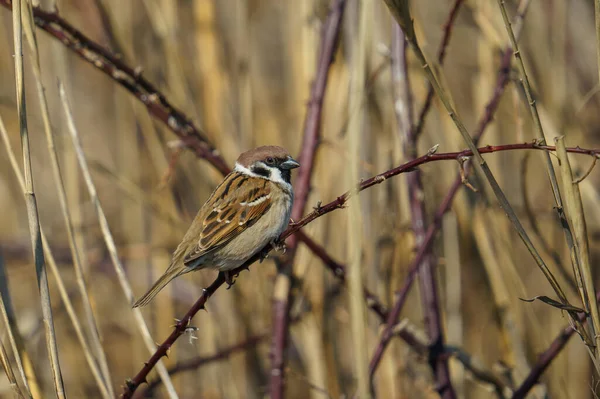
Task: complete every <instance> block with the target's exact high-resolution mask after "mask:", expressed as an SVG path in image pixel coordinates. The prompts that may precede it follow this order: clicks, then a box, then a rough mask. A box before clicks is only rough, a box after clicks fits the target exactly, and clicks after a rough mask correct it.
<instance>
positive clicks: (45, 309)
mask: <svg viewBox="0 0 600 399" xmlns="http://www.w3.org/2000/svg"><path fill="white" fill-rule="evenodd" d="M12 6H13V14H12V15H13V18H12V20H13V39H14V59H15V82H16V91H17V115H18V118H19V132H20V135H21V150H22V153H23V163H24V165H23V170H24V173H23V174H24V183H25V184H24V192H23V194H24V196H25V203H26V205H27V216H28V220H29V232H30V239H31V248H32V251H33V260H34V264H35V270H36V275H37V279H38V289H39V293H40V300H41V305H42V316H43V318H44V333H45V336H46V349H47V350H48V358H49V360H50V368H51V370H52V381H53V383H54V389H55V392H56V396H57V397H58V398H59V399H62V398H65V397H66V394H65V388H64V385H63V379H62V373H61V369H60V363H59V360H58V345H57V343H56V334H55V330H54V319H53V317H52V304H51V301H50V288H49V287H48V274H47V273H46V263H45V261H44V251H43V248H42V237H41V234H40V222H39V216H38V208H37V201H36V198H35V192H34V188H33V172H32V167H31V151H30V147H29V131H28V129H27V109H26V106H25V80H24V76H23V41H22V38H23V26H22V12H21V11H22V8H23V6H25V7H27V2H26V1H25V0H16V1H14V2H13V5H12Z"/></svg>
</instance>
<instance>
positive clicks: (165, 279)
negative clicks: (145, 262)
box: [133, 267, 186, 308]
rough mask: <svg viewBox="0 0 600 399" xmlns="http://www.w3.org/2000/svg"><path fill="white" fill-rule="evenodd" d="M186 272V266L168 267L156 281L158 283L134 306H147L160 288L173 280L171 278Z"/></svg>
mask: <svg viewBox="0 0 600 399" xmlns="http://www.w3.org/2000/svg"><path fill="white" fill-rule="evenodd" d="M185 272H186V268H185V267H173V268H169V269H167V271H166V272H165V274H163V275H162V276H160V278H159V279H158V280H157V281H156V283H154V285H153V286H152V288H150V289H149V290H148V292H146V293H145V294H144V295H143V296H142V297H141V298H140V299H138V300H137V301H136V302H135V303H134V304H133V307H134V308H137V307H140V306H146V305H147V304H149V303H150V301H151V300H152V299H154V297H155V296H156V294H158V293H159V291H160V290H162V289H163V288H165V286H166V285H167V284H169V282H171V280H173V279H174V278H175V277H177V276H180V275H182V274H183V273H185Z"/></svg>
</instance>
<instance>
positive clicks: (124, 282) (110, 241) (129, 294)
mask: <svg viewBox="0 0 600 399" xmlns="http://www.w3.org/2000/svg"><path fill="white" fill-rule="evenodd" d="M59 92H60V96H61V101H62V105H63V110H64V114H65V120H66V122H67V126H68V130H69V134H70V135H71V139H72V141H73V147H74V148H75V151H76V153H77V159H78V161H79V167H80V168H81V171H82V173H83V176H84V179H85V182H86V185H87V188H88V192H89V195H90V197H91V200H92V202H93V203H94V208H95V211H96V216H97V217H98V222H99V223H100V228H101V229H102V235H103V238H104V242H105V244H106V246H107V248H108V251H109V253H110V257H111V261H112V264H113V266H114V268H115V272H116V273H117V276H118V279H119V283H120V285H121V289H122V290H123V293H124V294H125V299H126V300H127V303H129V304H132V303H133V302H134V299H135V298H134V295H133V290H132V289H131V285H130V284H129V280H128V279H127V275H126V274H125V269H124V268H123V264H122V263H121V260H120V259H119V256H118V254H117V247H116V245H115V241H114V238H113V236H112V234H111V232H110V227H109V225H108V220H107V219H106V215H105V213H104V210H103V209H102V205H101V204H100V199H99V198H98V193H97V191H96V186H95V185H94V182H93V180H92V176H91V174H90V171H89V167H88V164H87V161H86V159H85V154H84V152H83V148H82V147H81V142H80V139H79V134H78V133H77V128H76V127H75V121H74V120H73V115H72V113H71V108H70V106H69V103H68V100H67V98H66V93H65V89H64V86H63V85H62V84H59ZM132 312H133V316H134V320H135V324H136V326H137V328H138V331H139V332H140V334H141V336H142V339H143V341H144V344H145V345H146V348H147V349H148V351H149V352H150V353H154V351H155V350H156V345H155V343H154V341H153V339H152V336H151V335H150V331H149V330H148V326H147V325H146V322H145V321H144V318H143V316H142V312H141V311H140V310H139V309H138V308H135V309H132ZM156 367H157V371H158V374H159V375H160V377H161V379H162V381H163V383H164V384H165V387H166V389H167V392H168V394H169V397H170V398H177V397H178V396H177V393H176V392H175V387H174V386H173V383H172V381H171V378H170V377H169V374H168V373H167V369H166V367H165V365H164V363H162V362H159V363H158V364H157V366H156Z"/></svg>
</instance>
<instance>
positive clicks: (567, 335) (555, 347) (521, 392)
mask: <svg viewBox="0 0 600 399" xmlns="http://www.w3.org/2000/svg"><path fill="white" fill-rule="evenodd" d="M598 301H600V292H597V293H596V302H598ZM577 319H578V321H580V322H585V315H584V314H582V313H581V314H579V315H577ZM575 332H576V331H575V329H574V328H573V327H572V326H567V327H565V328H563V329H562V330H561V332H560V333H559V334H558V336H557V337H556V338H555V339H554V341H552V343H551V344H550V346H549V347H548V349H546V350H545V351H544V352H543V353H542V354H541V355H539V356H538V358H537V362H536V363H535V365H534V366H533V367H532V368H531V371H530V372H529V374H528V375H527V377H526V378H525V380H524V381H523V382H522V383H521V385H520V386H519V387H518V388H517V389H516V390H515V392H514V393H513V396H512V399H525V397H526V396H527V394H528V393H529V391H530V390H531V389H533V387H534V386H535V384H537V382H538V381H539V379H540V377H541V376H542V374H544V372H545V371H546V369H547V368H548V367H549V366H550V364H551V363H552V361H553V360H554V359H555V358H556V357H557V356H558V354H559V353H560V352H561V351H562V350H563V348H564V347H565V346H566V345H567V342H569V339H571V337H572V336H573V334H574V333H575Z"/></svg>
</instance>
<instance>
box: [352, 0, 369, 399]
mask: <svg viewBox="0 0 600 399" xmlns="http://www.w3.org/2000/svg"><path fill="white" fill-rule="evenodd" d="M356 6H357V7H358V10H359V14H358V18H359V22H358V29H356V30H353V32H352V33H353V35H354V40H355V41H356V45H355V46H354V50H353V52H352V61H351V66H350V68H351V78H350V93H351V94H350V99H349V101H348V109H349V110H350V111H349V115H351V117H350V120H349V124H348V134H347V136H348V137H347V145H348V154H349V156H350V165H352V166H350V167H349V168H348V169H349V170H348V174H347V180H346V182H347V184H348V186H352V185H353V184H354V182H356V181H358V180H359V178H360V175H361V173H360V166H359V165H360V162H359V160H360V159H361V158H362V157H361V153H362V151H361V145H360V143H361V139H360V138H361V136H362V135H363V132H364V129H365V124H364V112H365V111H364V108H363V107H362V106H361V104H362V102H363V96H364V91H363V88H364V86H365V78H366V66H367V55H368V54H369V50H370V49H369V47H368V43H369V35H370V32H371V29H372V18H373V17H372V16H373V8H374V2H373V1H370V0H362V1H359V2H357V3H356ZM348 206H349V209H348V212H347V213H346V216H347V219H346V223H347V239H348V249H347V251H348V260H349V262H348V270H347V275H348V277H347V280H348V302H349V304H350V309H349V311H350V324H351V331H352V354H353V362H352V363H353V364H354V367H353V369H354V376H355V378H356V381H357V384H358V385H357V393H356V395H357V396H358V397H359V398H370V397H371V395H372V393H371V392H370V388H369V386H370V384H369V369H368V364H369V362H368V352H367V345H366V342H367V329H366V325H367V324H366V311H365V309H366V306H365V299H364V296H363V286H364V281H363V278H364V277H363V275H364V271H363V265H364V257H363V249H362V248H363V239H362V229H361V226H362V223H364V219H363V216H362V214H361V201H360V199H359V196H358V195H356V196H353V197H352V198H351V199H350V201H349V203H348Z"/></svg>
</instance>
